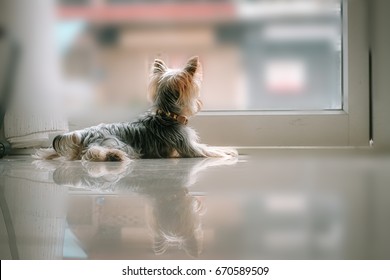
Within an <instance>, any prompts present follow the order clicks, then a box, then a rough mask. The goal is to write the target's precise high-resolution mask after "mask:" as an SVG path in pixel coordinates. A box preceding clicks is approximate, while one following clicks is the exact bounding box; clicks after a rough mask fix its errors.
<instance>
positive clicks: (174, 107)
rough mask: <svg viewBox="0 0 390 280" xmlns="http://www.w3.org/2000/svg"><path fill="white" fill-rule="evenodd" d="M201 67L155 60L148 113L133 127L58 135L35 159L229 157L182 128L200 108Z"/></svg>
mask: <svg viewBox="0 0 390 280" xmlns="http://www.w3.org/2000/svg"><path fill="white" fill-rule="evenodd" d="M201 76H202V73H201V65H200V63H199V59H198V57H193V58H191V59H190V60H188V62H187V65H186V66H185V67H184V69H181V70H177V69H169V68H168V67H167V66H166V65H165V63H164V62H163V61H161V60H159V59H156V60H155V61H154V64H153V67H152V73H151V81H150V85H149V93H148V97H149V99H150V100H151V101H152V103H153V105H152V109H151V110H150V111H148V112H147V113H146V114H145V115H144V116H142V117H141V118H140V119H138V120H137V121H135V122H132V123H114V124H100V125H98V126H94V127H90V128H86V129H83V130H78V131H74V132H71V133H67V134H64V135H59V136H57V137H55V138H54V140H53V148H48V149H40V150H38V151H37V153H36V155H35V157H36V158H39V159H54V158H59V157H64V158H66V159H69V160H77V159H83V160H88V161H127V160H129V158H130V159H133V158H170V157H226V156H228V157H231V156H237V151H236V150H234V149H230V148H221V147H209V146H207V145H204V144H200V143H199V142H198V137H197V135H196V132H195V131H194V130H193V129H192V128H190V127H188V126H187V122H188V118H189V117H191V116H193V115H195V114H196V113H197V112H198V111H199V110H200V109H201V105H202V102H201V101H200V99H199V97H200V82H201Z"/></svg>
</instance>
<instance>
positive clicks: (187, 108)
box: [148, 56, 202, 116]
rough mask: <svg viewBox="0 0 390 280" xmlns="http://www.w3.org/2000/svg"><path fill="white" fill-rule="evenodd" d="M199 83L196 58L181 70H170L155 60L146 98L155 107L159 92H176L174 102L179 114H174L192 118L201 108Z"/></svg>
mask: <svg viewBox="0 0 390 280" xmlns="http://www.w3.org/2000/svg"><path fill="white" fill-rule="evenodd" d="M201 81H202V67H201V64H200V62H199V57H197V56H194V57H192V58H190V59H189V60H188V61H187V63H186V65H185V67H184V68H183V69H170V68H168V67H167V66H166V65H165V63H164V61H162V60H160V59H156V60H155V61H154V63H153V66H152V70H151V80H150V85H149V92H148V98H149V100H150V101H151V102H153V104H154V105H155V103H156V100H157V99H158V97H159V94H161V92H163V91H168V92H178V93H179V96H178V98H177V100H176V102H177V105H178V107H180V112H175V113H178V114H182V115H185V116H192V115H194V114H196V113H197V112H198V111H200V109H201V107H202V102H201V101H200V99H199V97H200V86H201Z"/></svg>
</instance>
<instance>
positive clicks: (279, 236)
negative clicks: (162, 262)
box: [0, 149, 390, 259]
mask: <svg viewBox="0 0 390 280" xmlns="http://www.w3.org/2000/svg"><path fill="white" fill-rule="evenodd" d="M246 152H247V155H241V156H240V157H239V158H238V159H230V160H226V159H225V160H224V159H162V160H136V161H133V162H132V163H130V164H129V165H123V164H120V163H83V162H57V161H35V162H34V161H33V160H32V159H30V158H28V157H10V158H6V159H1V160H0V205H1V214H0V258H1V259H13V258H15V259H193V258H195V259H197V258H199V259H389V258H390V218H389V217H390V184H389V182H390V156H386V155H382V154H373V153H372V152H371V151H368V150H363V151H362V150H287V149H286V150H283V149H281V150H249V151H246ZM244 153H245V152H244Z"/></svg>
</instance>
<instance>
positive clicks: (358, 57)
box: [59, 0, 369, 146]
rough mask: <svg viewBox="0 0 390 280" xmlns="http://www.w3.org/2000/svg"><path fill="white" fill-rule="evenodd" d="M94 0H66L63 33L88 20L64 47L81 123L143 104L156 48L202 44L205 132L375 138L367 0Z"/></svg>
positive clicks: (308, 139)
mask: <svg viewBox="0 0 390 280" xmlns="http://www.w3.org/2000/svg"><path fill="white" fill-rule="evenodd" d="M95 2H96V1H95ZM97 2H99V5H95V4H93V3H94V2H93V1H92V2H91V3H92V4H91V5H89V6H87V7H81V8H78V9H75V8H74V7H70V8H69V6H61V5H60V6H59V14H60V16H61V19H62V21H63V22H62V24H61V26H60V27H61V28H60V30H62V31H61V33H60V35H62V36H61V38H64V37H66V36H65V34H72V30H73V34H76V31H75V30H77V29H80V30H81V29H82V32H78V36H77V37H75V36H73V37H72V36H68V38H70V39H72V40H70V39H69V40H68V41H67V43H68V45H67V46H66V52H64V58H65V59H64V62H65V63H64V64H65V66H66V67H65V68H66V73H67V76H68V78H69V83H68V84H69V85H71V86H70V88H69V97H70V98H69V104H70V106H69V108H71V109H72V111H71V112H72V114H71V115H72V116H73V118H72V122H71V123H74V124H75V125H74V127H73V128H77V127H78V126H84V125H89V124H94V123H96V122H100V121H105V122H108V121H116V120H126V119H128V118H129V115H131V114H130V113H129V112H132V113H134V115H136V114H137V113H138V112H140V111H142V110H143V109H145V108H146V107H147V104H146V97H145V92H146V84H147V76H148V67H149V65H150V63H151V62H152V61H153V59H154V58H155V57H161V58H163V59H164V60H166V61H167V63H168V64H169V65H170V66H172V67H179V66H181V65H182V64H183V63H184V62H185V61H186V59H187V58H188V57H189V56H191V55H193V54H199V55H200V56H201V60H202V63H203V68H204V81H203V88H202V96H203V101H204V104H205V107H204V111H203V112H202V113H200V114H199V115H198V116H197V117H195V118H194V119H192V120H191V124H192V126H194V127H195V128H196V129H197V130H198V132H199V134H200V136H201V138H202V141H203V142H207V143H210V144H215V145H233V146H262V145H265V146H286V145H287V146H296V145H297V146H302V145H303V146H306V145H309V146H312V145H320V146H329V145H337V146H346V145H353V146H354V145H359V146H360V145H368V140H369V139H368V138H369V135H368V81H367V77H368V75H367V73H368V63H367V58H368V53H367V47H366V42H365V30H366V26H365V0H357V1H340V0H328V1H319V0H318V1H313V0H299V1H298V0H296V1H282V0H275V1H268V0H258V1H229V0H219V1H164V2H161V1H148V2H145V1H97ZM75 19H76V20H75ZM72 28H73V29H72ZM65 41H66V40H65ZM65 43H66V42H65ZM65 43H64V44H65ZM83 104H84V105H83ZM91 104H94V106H90V105H91ZM86 108H93V109H91V112H88V110H86ZM96 108H101V110H100V112H105V113H106V114H100V113H99V116H94V112H93V111H96ZM113 112H115V114H114V113H113ZM88 116H93V119H92V120H90V121H87V117H88ZM99 118H100V119H99ZM215 128H218V130H216V129H215Z"/></svg>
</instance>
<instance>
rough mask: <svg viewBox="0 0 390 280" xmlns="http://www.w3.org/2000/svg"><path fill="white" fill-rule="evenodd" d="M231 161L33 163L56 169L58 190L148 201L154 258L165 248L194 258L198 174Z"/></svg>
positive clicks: (199, 239)
mask: <svg viewBox="0 0 390 280" xmlns="http://www.w3.org/2000/svg"><path fill="white" fill-rule="evenodd" d="M236 162H237V158H231V159H223V158H222V159H214V158H209V159H185V160H184V159H169V160H151V161H149V160H146V161H144V160H142V161H134V162H132V163H131V164H126V163H123V162H108V163H99V162H88V161H85V162H62V161H60V162H59V161H36V164H37V166H38V167H40V168H45V169H51V170H54V173H53V179H54V181H55V183H56V184H58V185H67V186H70V187H76V188H82V189H88V190H96V191H103V192H110V193H112V192H115V193H126V192H127V193H129V192H130V193H138V194H142V195H144V196H145V197H147V198H148V201H149V202H150V204H149V206H148V207H147V208H146V210H147V212H146V221H147V224H148V226H149V230H150V232H151V234H152V238H153V249H154V252H155V253H156V254H163V253H165V252H166V250H167V249H168V248H169V247H175V246H176V247H178V248H181V249H183V250H184V251H185V252H186V253H187V254H188V255H189V256H192V257H198V256H199V254H200V253H201V251H202V244H203V230H202V223H201V216H202V215H203V214H204V213H205V206H204V204H203V203H202V200H201V199H200V198H199V197H195V196H193V195H191V194H189V192H188V187H190V186H191V185H192V184H194V183H195V182H196V178H197V176H198V174H199V172H201V171H203V170H205V169H207V168H209V167H212V166H221V165H233V164H235V163H236Z"/></svg>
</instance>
